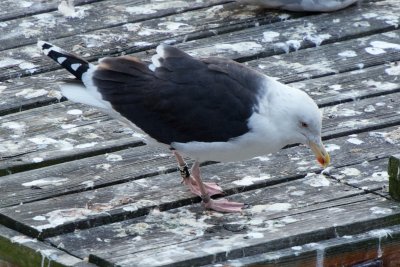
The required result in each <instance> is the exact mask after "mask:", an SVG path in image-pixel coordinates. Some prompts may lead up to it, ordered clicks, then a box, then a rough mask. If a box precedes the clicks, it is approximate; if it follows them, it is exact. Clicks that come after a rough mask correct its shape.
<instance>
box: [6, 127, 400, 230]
mask: <svg viewBox="0 0 400 267" xmlns="http://www.w3.org/2000/svg"><path fill="white" fill-rule="evenodd" d="M380 131H381V132H382V133H386V134H388V135H390V134H391V133H393V132H395V131H398V128H397V127H392V128H386V129H382V130H380ZM348 138H349V137H347V136H346V137H342V138H337V139H332V140H329V142H327V147H328V150H330V151H331V152H330V153H331V156H332V163H333V166H334V167H336V168H339V167H344V166H348V165H354V164H360V163H363V162H364V161H371V160H374V159H376V158H384V157H388V156H389V155H390V154H391V153H393V151H396V150H398V145H395V146H394V145H393V144H391V143H388V142H387V141H386V140H385V137H384V135H382V136H381V137H380V138H377V137H376V136H371V135H370V134H369V133H363V134H359V135H358V137H357V138H359V140H361V141H362V143H360V144H354V143H351V142H346V140H347V139H348ZM396 142H397V141H396ZM169 161H171V159H169ZM82 163H83V162H82ZM100 164H101V163H100ZM84 165H85V164H84ZM110 165H111V167H110V168H109V170H104V169H103V168H96V167H95V168H93V167H92V171H95V173H91V174H90V175H91V176H92V177H94V178H95V177H96V176H100V177H107V175H112V176H113V177H114V178H113V179H118V177H120V175H121V174H119V173H118V172H116V171H114V170H113V168H112V164H110ZM100 166H101V165H100ZM272 166H273V167H272ZM319 171H320V169H319V167H318V166H317V165H316V162H315V159H314V157H313V155H312V154H311V153H310V152H309V151H308V150H306V149H305V148H303V147H294V148H290V149H285V150H284V151H282V152H280V153H277V154H276V155H271V156H268V157H267V158H256V159H253V160H249V161H244V162H240V163H226V164H213V165H209V166H204V167H202V172H203V176H204V177H207V180H211V181H214V182H217V183H219V184H220V185H221V186H222V188H223V189H224V190H225V192H226V194H228V195H231V194H236V193H237V192H243V191H248V190H256V189H260V190H268V188H269V186H271V185H275V184H281V188H287V186H288V185H287V184H286V183H285V182H286V181H290V180H296V179H300V178H302V177H306V178H307V179H322V180H323V181H325V180H324V179H323V178H324V177H323V175H322V176H320V175H317V174H315V173H318V172H319ZM121 173H122V174H123V175H124V174H125V173H126V171H125V170H124V169H121ZM307 174H308V176H306V175H307ZM48 175H49V176H48V177H46V178H44V179H51V178H55V177H53V176H52V175H51V172H50V173H49V174H48ZM153 175H154V174H153ZM86 177H87V176H86ZM89 177H90V176H89ZM89 177H88V178H89ZM178 177H179V176H178V175H177V173H171V174H161V175H157V176H154V177H151V178H146V177H145V179H138V180H135V181H132V182H129V183H127V184H120V185H115V186H111V187H105V188H101V189H97V190H94V191H93V190H89V191H84V192H81V193H76V194H68V195H62V196H59V197H55V198H51V199H48V200H42V201H35V202H32V203H27V204H24V205H20V206H17V207H9V208H3V209H0V213H1V214H2V215H3V216H2V217H1V222H2V223H3V224H5V225H8V226H9V227H12V228H14V229H17V230H18V231H21V232H23V233H25V234H27V235H31V236H34V237H37V236H40V237H46V236H53V235H57V234H60V233H62V232H64V233H65V232H69V231H73V230H75V229H76V228H87V227H93V226H95V225H101V224H105V223H110V222H113V221H120V220H123V219H125V218H129V217H136V216H142V215H143V214H146V213H148V211H149V209H152V208H154V207H156V206H159V207H161V209H171V208H174V207H179V206H182V205H187V204H188V203H191V202H198V201H199V198H198V197H194V196H193V195H192V194H191V193H190V192H188V191H187V189H186V188H184V187H183V186H182V185H179V182H180V179H179V178H178ZM56 178H57V179H55V180H53V183H50V182H49V185H48V187H47V188H46V187H45V192H46V191H47V190H46V189H52V190H53V191H55V192H57V190H63V189H64V188H66V186H67V185H69V186H68V187H71V186H72V188H73V187H74V186H76V183H79V180H77V179H73V178H71V176H66V177H65V176H63V175H62V174H61V175H60V174H58V176H57V177H56ZM139 178H140V176H139ZM63 179H64V180H63ZM89 179H90V178H89ZM125 179H126V178H125ZM95 180H96V179H93V178H92V179H91V180H88V181H93V183H94V181H95ZM24 181H26V180H24ZM57 181H58V183H57ZM80 181H81V182H82V180H80ZM19 182H21V181H19ZM325 182H326V181H325ZM8 183H9V182H8ZM326 183H327V184H328V185H329V182H326ZM74 184H75V185H74ZM83 184H85V181H83ZM14 186H18V185H16V184H14ZM81 186H82V185H81ZM289 187H290V186H289ZM57 188H59V189H57ZM320 189H321V192H322V191H323V188H320ZM328 189H329V187H328ZM31 190H32V191H35V190H36V189H31ZM355 190H356V191H358V192H363V190H362V189H361V188H355ZM303 191H304V190H303ZM39 192H40V191H39ZM10 193H11V192H10ZM21 193H22V194H29V190H28V191H25V190H24V191H22V192H21ZM45 194H49V193H45ZM311 195H315V194H311ZM317 195H318V194H317ZM285 196H286V195H285ZM286 197H287V196H286ZM310 197H312V196H310ZM16 198H17V199H18V196H17V197H16ZM5 199H7V196H5ZM5 202H7V201H5ZM37 216H39V218H41V220H36V219H34V218H37ZM59 217H64V218H65V219H63V220H61V221H57V219H55V218H59Z"/></svg>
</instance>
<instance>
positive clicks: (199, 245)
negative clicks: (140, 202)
mask: <svg viewBox="0 0 400 267" xmlns="http://www.w3.org/2000/svg"><path fill="white" fill-rule="evenodd" d="M262 191H263V190H256V191H253V192H246V193H243V194H240V195H237V196H236V197H235V199H236V200H238V199H240V200H243V199H245V200H246V201H250V202H252V201H257V202H255V203H254V204H257V205H255V206H253V207H252V208H251V209H250V210H249V212H248V213H245V214H228V215H227V214H224V215H223V216H221V214H219V213H208V214H205V215H204V214H203V215H198V210H199V209H198V208H197V207H192V208H186V207H185V208H180V209H176V210H172V211H166V212H157V211H154V212H152V213H150V214H149V215H147V216H146V217H144V218H138V219H134V220H131V221H125V222H122V223H116V224H111V225H107V226H103V227H98V228H92V229H88V230H83V231H79V232H76V233H73V234H72V233H71V234H68V235H64V236H58V237H54V238H52V239H51V241H53V242H55V244H57V243H60V242H62V243H63V244H64V246H65V247H66V248H67V249H68V250H69V251H70V252H72V253H73V254H74V255H75V254H79V253H83V254H82V255H87V253H90V254H91V256H90V261H91V262H94V263H96V264H99V265H100V266H114V265H118V266H168V265H170V264H173V266H190V265H195V266H199V265H203V264H209V263H211V262H219V261H223V260H226V259H234V258H238V257H242V256H243V255H252V254H258V253H261V252H266V251H270V250H272V249H275V250H276V249H281V248H287V247H291V246H299V245H303V244H307V243H310V242H316V241H320V240H325V239H330V238H333V237H335V236H343V235H352V234H357V233H360V232H365V231H368V230H371V229H374V228H376V227H377V226H379V225H380V227H386V226H391V225H394V224H396V223H398V222H399V217H398V213H399V210H400V208H399V206H398V205H396V204H395V203H394V202H391V201H387V200H383V199H381V198H375V197H374V196H371V195H366V196H355V197H354V198H346V199H341V200H337V201H329V202H327V203H323V205H315V206H314V205H310V206H307V207H304V206H303V207H298V208H297V207H294V208H292V207H290V208H287V207H288V206H289V205H287V204H288V203H289V202H286V201H287V200H288V199H289V198H290V197H288V196H287V195H286V196H285V200H284V201H285V202H279V200H278V202H272V203H271V201H270V200H269V199H268V198H265V196H266V192H262ZM272 193H273V192H271V191H270V192H269V194H272ZM317 194H318V193H317ZM307 196H308V194H307V195H305V196H303V198H304V200H305V201H306V200H307ZM278 206H279V208H277V207H278ZM285 206H286V207H285ZM273 207H274V208H273ZM283 207H284V208H283ZM271 210H274V211H271ZM285 210H286V211H285ZM389 210H390V214H389ZM380 211H386V213H385V214H383V213H380ZM378 213H379V214H378ZM266 218H267V220H266ZM151 255H153V257H152V256H151ZM154 255H157V257H156V258H154Z"/></svg>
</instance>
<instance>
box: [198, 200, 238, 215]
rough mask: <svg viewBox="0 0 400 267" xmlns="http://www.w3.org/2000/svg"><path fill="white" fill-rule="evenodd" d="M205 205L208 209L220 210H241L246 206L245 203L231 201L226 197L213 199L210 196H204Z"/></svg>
mask: <svg viewBox="0 0 400 267" xmlns="http://www.w3.org/2000/svg"><path fill="white" fill-rule="evenodd" d="M203 205H204V207H205V208H207V209H211V210H215V211H220V212H241V211H242V209H243V207H244V204H243V203H239V202H233V201H229V200H227V199H225V198H222V199H211V198H209V197H205V198H203Z"/></svg>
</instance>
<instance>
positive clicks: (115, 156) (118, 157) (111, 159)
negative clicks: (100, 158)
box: [106, 154, 122, 161]
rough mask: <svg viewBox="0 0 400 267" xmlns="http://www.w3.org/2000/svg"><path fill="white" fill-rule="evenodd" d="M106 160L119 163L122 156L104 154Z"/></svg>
mask: <svg viewBox="0 0 400 267" xmlns="http://www.w3.org/2000/svg"><path fill="white" fill-rule="evenodd" d="M106 160H108V161H121V160H122V156H121V155H117V154H106Z"/></svg>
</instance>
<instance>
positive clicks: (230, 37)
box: [0, 0, 400, 80]
mask: <svg viewBox="0 0 400 267" xmlns="http://www.w3.org/2000/svg"><path fill="white" fill-rule="evenodd" d="M384 4H386V5H384ZM392 4H393V3H392V2H391V1H390V0H387V1H382V2H379V4H378V3H374V2H373V3H368V4H366V5H364V6H363V7H362V8H361V9H360V10H359V11H358V12H357V13H356V15H354V10H355V8H354V7H353V8H348V9H345V10H343V11H340V12H337V13H336V12H335V13H334V14H333V13H330V14H322V15H315V16H308V17H303V18H299V19H293V20H288V21H282V22H279V23H274V24H271V25H262V26H260V27H253V28H249V29H245V30H241V31H235V32H232V33H226V34H221V35H216V36H211V37H209V38H206V39H199V40H195V41H191V42H186V43H183V44H181V45H179V47H181V48H183V49H184V50H187V51H189V50H190V52H191V53H192V54H194V55H197V56H210V55H218V56H224V57H228V58H234V59H240V60H242V61H243V60H245V59H248V58H255V57H259V56H269V55H275V54H281V53H284V50H282V49H277V47H276V46H274V45H273V43H275V44H279V43H284V44H286V42H288V43H290V44H291V43H295V47H296V48H298V49H304V48H308V47H312V46H315V45H319V44H320V43H323V44H326V43H332V42H337V41H340V40H347V39H351V38H356V37H360V36H364V35H369V34H373V33H377V32H384V31H389V30H392V29H394V28H395V25H397V24H398V23H399V18H398V17H397V15H396V14H397V12H398V10H399V9H400V7H399V6H397V5H394V6H393V7H390V8H388V6H391V5H392ZM372 12H373V13H374V14H375V15H374V16H372V15H371V18H370V17H368V24H367V23H366V21H367V19H366V18H365V17H363V16H362V15H363V14H365V13H367V14H368V13H372ZM383 18H385V19H383ZM333 21H334V22H336V23H334V22H333ZM201 23H204V22H203V21H201ZM357 23H358V24H359V25H361V26H360V27H348V25H354V24H357ZM358 24H357V25H358ZM299 25H303V26H302V27H299ZM180 30H184V28H183V27H182V29H180ZM101 32H104V33H107V35H106V36H105V37H104V38H103V39H102V40H101V43H100V44H98V43H96V44H98V46H93V47H78V48H76V49H75V50H76V51H75V52H79V53H80V54H82V55H89V56H88V57H87V58H88V59H89V60H94V59H96V58H98V57H101V56H103V55H104V54H105V53H106V54H113V53H118V51H120V50H121V49H122V50H124V51H129V52H130V53H133V52H137V51H140V50H143V49H145V48H146V47H143V46H140V47H139V48H134V47H135V46H132V42H142V43H141V44H143V42H150V43H153V45H154V46H155V45H156V44H157V43H159V42H160V41H163V40H164V41H165V40H168V39H171V38H172V39H174V40H176V39H177V38H178V37H179V36H178V37H177V36H173V35H172V36H169V37H164V38H159V39H157V38H158V36H159V35H156V36H151V35H149V36H139V37H141V38H138V35H137V31H134V33H133V34H131V33H130V32H129V31H128V33H126V34H127V36H126V38H122V39H121V40H118V41H116V40H114V39H113V38H112V36H113V35H112V34H110V33H109V32H108V31H107V30H101V31H99V32H96V33H94V32H93V33H92V34H95V35H96V36H102V34H101ZM167 32H171V31H169V30H167ZM271 32H273V33H274V34H275V35H278V36H277V37H276V38H272V39H271V41H270V35H269V34H270V33H271ZM264 33H266V34H264ZM172 34H177V32H175V31H173V32H172ZM185 35H187V32H186V33H185V34H183V35H182V34H181V37H183V38H182V39H180V40H181V41H184V40H185V38H184V36H185ZM107 36H108V37H109V38H108V39H107V38H106V37H107ZM68 38H69V37H68ZM68 38H63V39H58V40H55V42H54V43H55V44H59V45H61V46H63V47H65V48H66V49H68V50H74V49H73V48H71V47H73V46H74V45H77V44H80V43H82V42H83V43H85V40H84V38H82V36H79V35H76V36H73V37H70V39H68ZM132 40H134V41H132ZM243 40H251V41H243ZM127 41H128V42H129V43H128V44H127V43H126V42H127ZM154 43H156V44H154ZM132 47H133V48H132ZM79 48H81V49H79ZM147 48H148V47H147ZM24 49H25V50H28V51H32V49H33V46H26V47H25V48H24ZM77 49H78V50H77ZM106 49H108V50H106ZM19 50H20V49H18V50H16V49H9V50H7V51H2V52H1V53H0V58H1V59H4V58H9V59H12V60H13V61H14V62H15V61H18V60H24V62H22V63H21V62H20V63H19V64H6V66H4V67H3V68H2V69H1V70H2V72H3V73H2V75H1V76H0V80H4V79H8V78H10V77H19V76H26V75H30V74H31V72H32V68H31V69H24V68H21V66H22V67H26V66H27V65H26V64H23V63H26V62H25V60H26V58H27V55H26V54H25V53H22V54H21V53H20V52H19ZM28 57H29V55H28ZM28 63H30V64H33V65H34V66H35V67H34V70H35V72H43V71H48V70H51V69H54V68H56V65H55V63H50V61H49V60H48V59H45V58H44V57H37V58H33V59H32V60H29V62H28ZM21 64H23V65H21ZM29 66H32V65H29Z"/></svg>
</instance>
